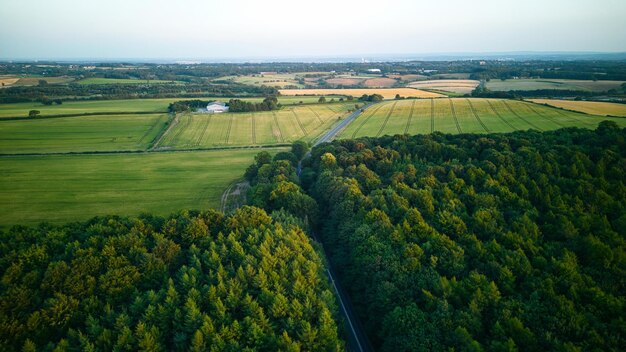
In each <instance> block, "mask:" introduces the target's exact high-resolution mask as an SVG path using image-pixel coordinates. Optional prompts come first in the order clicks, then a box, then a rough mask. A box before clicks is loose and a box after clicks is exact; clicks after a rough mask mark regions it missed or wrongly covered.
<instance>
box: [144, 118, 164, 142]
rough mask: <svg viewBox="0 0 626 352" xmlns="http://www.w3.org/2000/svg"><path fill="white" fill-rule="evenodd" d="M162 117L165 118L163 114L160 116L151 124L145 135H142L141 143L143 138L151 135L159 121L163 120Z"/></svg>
mask: <svg viewBox="0 0 626 352" xmlns="http://www.w3.org/2000/svg"><path fill="white" fill-rule="evenodd" d="M161 119H163V116H159V118H158V119H157V120H156V121H155V122H154V123H153V124H152V126H150V128H148V130H147V131H146V133H144V134H143V136H141V138H140V139H139V144H141V143H143V140H144V139H146V137H148V136H149V135H150V133H152V131H153V130H154V128H155V127H156V126H158V125H159V123H160V122H161Z"/></svg>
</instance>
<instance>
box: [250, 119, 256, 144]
mask: <svg viewBox="0 0 626 352" xmlns="http://www.w3.org/2000/svg"><path fill="white" fill-rule="evenodd" d="M250 118H251V119H252V144H256V119H255V118H254V114H250Z"/></svg>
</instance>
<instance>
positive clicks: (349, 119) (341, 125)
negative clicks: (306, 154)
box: [313, 103, 373, 147]
mask: <svg viewBox="0 0 626 352" xmlns="http://www.w3.org/2000/svg"><path fill="white" fill-rule="evenodd" d="M372 105H373V104H372V103H370V104H367V105H364V106H363V107H362V108H360V109H358V110H356V111H354V112H353V113H351V114H350V115H348V117H346V118H345V119H343V121H341V122H340V123H339V124H338V125H337V126H335V127H333V128H332V129H331V130H330V131H328V132H326V134H324V135H323V136H321V137H320V138H319V139H318V140H316V141H315V143H313V146H314V147H315V146H317V145H319V144H322V143H324V142H328V141H330V140H331V139H332V138H333V137H335V135H336V134H337V133H339V131H341V130H342V129H343V128H344V127H346V126H347V125H348V124H349V123H350V122H352V120H354V119H355V118H356V117H357V116H359V115H361V113H362V112H363V111H364V110H365V109H367V108H369V107H370V106H372Z"/></svg>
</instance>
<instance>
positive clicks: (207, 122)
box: [196, 115, 213, 146]
mask: <svg viewBox="0 0 626 352" xmlns="http://www.w3.org/2000/svg"><path fill="white" fill-rule="evenodd" d="M212 119H213V116H211V115H209V116H208V117H207V121H206V124H205V125H204V129H203V130H202V133H201V134H200V138H198V142H197V143H196V145H197V146H199V145H200V144H202V140H203V139H204V135H205V134H206V130H207V129H209V125H210V124H211V120H212Z"/></svg>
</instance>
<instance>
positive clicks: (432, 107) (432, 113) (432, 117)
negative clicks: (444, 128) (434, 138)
mask: <svg viewBox="0 0 626 352" xmlns="http://www.w3.org/2000/svg"><path fill="white" fill-rule="evenodd" d="M433 132H435V99H430V133H433Z"/></svg>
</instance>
